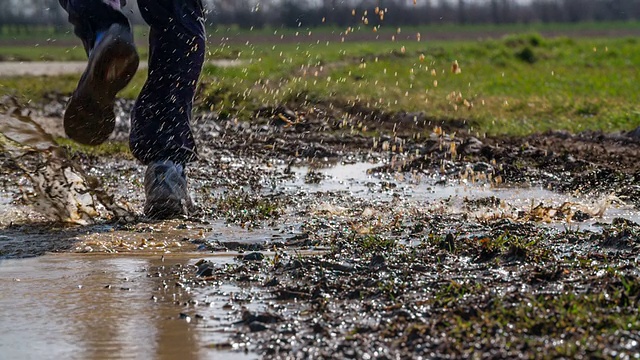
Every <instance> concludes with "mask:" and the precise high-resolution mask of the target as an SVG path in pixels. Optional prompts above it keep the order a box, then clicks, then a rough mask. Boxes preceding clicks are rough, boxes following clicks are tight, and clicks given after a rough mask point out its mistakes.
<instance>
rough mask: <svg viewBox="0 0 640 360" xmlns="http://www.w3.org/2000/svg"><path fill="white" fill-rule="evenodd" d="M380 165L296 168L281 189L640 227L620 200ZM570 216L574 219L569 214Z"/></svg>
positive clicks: (567, 224) (588, 225) (573, 225)
mask: <svg viewBox="0 0 640 360" xmlns="http://www.w3.org/2000/svg"><path fill="white" fill-rule="evenodd" d="M380 166H382V164H379V163H367V162H354V163H338V164H334V165H331V166H327V167H309V166H303V167H293V168H291V169H290V170H288V171H291V172H293V173H294V174H295V177H294V180H292V181H291V182H288V183H285V184H283V186H282V189H283V190H285V191H289V192H292V193H296V192H299V193H306V192H315V193H342V194H346V195H348V196H350V197H354V198H357V199H366V200H372V201H383V202H389V201H393V200H394V199H404V200H407V201H409V202H411V203H413V204H415V205H417V206H421V207H423V208H424V209H430V210H432V211H436V210H437V211H445V212H446V213H449V214H467V215H470V217H471V218H477V219H479V220H485V219H496V218H511V219H517V218H523V219H527V220H534V221H537V222H539V223H540V224H541V225H543V226H548V227H551V228H555V229H558V230H566V229H571V230H588V231H595V232H597V231H600V229H601V225H603V224H611V222H612V221H613V220H614V219H616V218H622V219H626V220H629V221H632V222H635V223H640V211H638V210H637V209H636V208H635V207H634V206H633V205H631V204H626V203H625V201H624V199H621V198H618V197H615V196H599V197H593V196H586V195H585V196H581V195H571V194H562V193H558V192H554V191H550V190H547V189H545V188H544V187H542V186H531V187H522V186H518V187H514V186H509V185H508V184H495V183H490V182H487V181H484V182H478V183H473V182H470V181H468V180H460V179H455V178H453V179H451V178H447V177H444V176H440V175H431V176H429V175H415V174H406V173H381V172H376V171H375V170H376V169H377V168H379V167H380ZM569 213H571V214H572V215H575V214H578V215H577V216H572V217H571V218H569V217H567V216H566V215H567V214H569Z"/></svg>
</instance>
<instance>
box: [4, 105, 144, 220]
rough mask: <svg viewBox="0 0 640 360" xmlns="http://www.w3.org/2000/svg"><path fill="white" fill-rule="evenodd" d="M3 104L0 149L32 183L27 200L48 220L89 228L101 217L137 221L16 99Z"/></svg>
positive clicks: (128, 209)
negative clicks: (32, 192)
mask: <svg viewBox="0 0 640 360" xmlns="http://www.w3.org/2000/svg"><path fill="white" fill-rule="evenodd" d="M13 102H14V104H13V106H11V107H8V106H6V105H0V151H4V152H6V153H7V154H9V156H10V157H11V158H12V159H13V160H14V161H15V163H16V165H17V166H18V167H19V168H20V169H21V170H22V171H23V172H24V173H25V175H26V176H27V177H28V178H29V180H30V181H31V183H32V185H33V189H34V192H35V194H26V193H25V194H24V195H25V196H24V197H25V199H27V201H28V202H29V203H30V204H32V205H33V206H34V208H35V209H36V210H37V211H38V212H40V213H42V214H43V215H44V216H46V217H47V218H49V219H51V220H54V221H60V222H66V223H73V224H82V225H86V224H90V223H93V222H94V221H95V219H97V218H99V217H100V216H105V217H106V218H110V219H116V220H124V221H132V220H133V219H134V218H135V215H134V212H133V211H132V210H131V209H130V208H129V206H128V205H126V204H121V203H117V202H116V201H115V200H114V198H113V197H112V196H110V195H108V194H107V193H106V192H105V191H104V190H103V189H102V186H101V184H100V181H99V180H98V179H96V178H94V177H91V176H88V175H87V174H86V173H85V172H84V171H83V170H82V168H81V167H80V166H78V165H77V164H76V163H74V162H73V161H71V160H70V159H69V157H68V155H67V153H66V151H65V150H64V149H63V148H61V147H60V146H58V144H57V143H56V141H55V140H54V138H53V137H52V136H51V135H50V134H48V133H47V132H46V131H45V130H44V129H43V128H42V127H41V126H40V125H38V124H37V123H35V122H34V121H33V120H32V119H31V117H30V116H29V113H28V111H27V110H25V109H22V108H21V107H20V106H18V105H17V104H16V103H15V101H13Z"/></svg>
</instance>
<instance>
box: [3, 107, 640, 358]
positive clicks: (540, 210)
mask: <svg viewBox="0 0 640 360" xmlns="http://www.w3.org/2000/svg"><path fill="white" fill-rule="evenodd" d="M121 105H123V113H124V112H126V111H124V109H126V104H121ZM34 110H35V111H34V112H32V114H31V115H33V116H34V117H35V116H37V115H38V114H40V113H41V111H42V110H41V109H34ZM49 115H50V116H51V117H52V118H56V113H55V111H49ZM255 115H256V116H255V117H256V119H255V120H254V121H252V122H251V123H249V122H242V121H237V120H234V119H230V120H220V119H218V118H217V117H216V116H215V114H200V115H199V116H198V117H197V119H196V120H195V121H194V130H195V133H196V136H197V137H198V140H199V144H200V154H201V159H200V160H199V161H198V162H197V163H196V164H194V165H193V166H191V168H190V169H189V176H190V181H191V186H192V189H193V193H194V196H195V198H196V199H197V200H198V205H199V209H200V210H199V211H198V213H196V214H194V215H193V216H190V217H189V218H186V219H179V220H173V221H167V222H152V221H149V220H146V219H144V218H143V217H141V216H140V214H138V213H136V212H139V209H140V208H141V206H142V201H143V198H142V185H141V181H142V177H143V170H144V169H142V168H141V167H140V166H139V165H138V164H137V163H136V162H135V161H134V160H132V159H130V157H129V156H128V155H126V154H115V155H109V156H100V157H98V156H94V155H87V154H84V153H82V152H78V151H76V150H74V151H69V154H70V155H68V156H66V157H65V161H62V160H56V161H57V162H54V165H55V164H57V165H56V166H58V167H55V166H54V167H53V168H54V169H60V168H62V169H63V170H64V169H71V170H69V171H74V173H76V174H80V175H78V176H86V178H87V179H89V178H91V177H95V178H97V179H100V180H101V182H102V185H100V186H99V187H100V188H101V189H102V190H103V191H104V192H105V193H107V194H111V195H113V199H112V200H113V201H112V203H113V204H116V205H117V206H118V208H117V209H124V210H123V212H121V213H117V211H116V212H114V211H110V209H115V208H114V207H109V206H108V204H107V205H105V204H103V202H104V201H103V200H104V198H100V197H98V196H97V195H96V198H95V199H94V203H95V204H97V205H95V211H96V212H97V215H96V216H94V217H92V218H90V220H93V221H86V220H87V219H86V217H83V214H72V215H74V216H76V217H74V219H76V222H77V223H82V225H69V224H67V225H65V224H61V223H60V222H59V221H51V220H50V219H48V218H47V217H46V216H44V215H43V214H39V213H37V212H35V211H34V210H33V207H32V206H31V205H30V204H31V203H33V202H37V201H40V202H42V201H44V200H46V196H47V194H46V191H49V190H46V189H47V187H43V189H45V190H40V191H41V192H43V191H44V192H45V193H44V194H43V193H38V190H37V187H36V186H34V185H33V184H34V182H37V181H36V180H37V177H34V176H33V175H32V176H29V175H28V171H27V170H29V169H34V168H35V169H36V171H43V170H40V169H43V168H47V164H49V168H48V169H51V168H52V166H51V161H50V160H47V158H46V156H45V158H42V155H40V157H37V156H36V157H34V156H33V155H29V154H25V155H21V156H19V157H16V156H15V155H12V154H11V153H10V152H7V151H5V152H4V153H3V154H2V155H0V161H2V162H3V166H2V167H1V168H0V188H1V192H0V210H2V211H1V214H2V215H1V218H0V224H1V225H2V228H0V257H2V258H3V259H4V260H0V278H1V279H2V280H1V281H2V285H1V286H2V288H3V292H2V297H1V298H0V299H1V300H0V305H2V306H0V309H1V310H0V312H3V313H2V314H1V315H2V316H0V319H4V320H0V332H3V333H7V332H8V333H9V334H10V335H9V336H3V337H2V339H1V340H0V351H2V353H4V351H5V350H6V351H12V353H11V354H12V355H13V356H15V357H25V356H26V355H30V354H36V353H37V354H44V353H45V351H48V352H47V353H48V354H52V353H55V354H57V355H60V357H78V358H86V357H100V354H106V353H109V352H117V353H118V354H120V356H121V357H136V358H138V357H167V358H170V357H172V354H174V351H178V350H180V351H181V353H184V354H186V355H185V356H189V357H192V358H206V357H212V356H217V355H220V356H235V357H238V358H244V357H248V358H309V357H317V358H358V359H360V358H361V359H370V358H376V359H378V358H379V359H391V358H409V357H413V358H419V357H422V358H441V357H453V358H457V357H476V358H485V357H496V358H505V357H516V356H520V355H522V356H525V357H549V358H552V357H561V356H565V357H572V358H579V357H583V358H593V357H604V358H609V357H625V356H630V357H634V356H639V355H640V345H639V342H640V337H639V336H638V335H637V334H638V331H640V313H639V312H638V308H639V307H638V301H640V277H639V276H640V274H638V270H637V263H638V249H639V247H640V246H639V242H638V234H640V225H638V222H640V212H639V206H640V198H639V192H638V190H639V189H640V187H639V185H640V184H639V182H640V176H638V170H640V169H638V165H637V162H636V161H635V159H637V156H635V155H636V154H637V152H638V150H640V142H639V141H638V140H637V137H635V136H634V134H633V133H629V134H600V133H584V134H577V135H571V134H566V133H549V134H542V135H535V136H531V137H528V138H518V139H511V138H483V137H477V136H473V134H470V133H469V132H468V131H467V129H466V128H465V126H464V124H457V123H431V124H429V125H428V126H427V125H426V122H425V123H424V124H425V125H424V126H418V125H417V124H418V122H417V121H415V119H416V118H418V117H419V116H422V115H420V114H385V113H380V112H378V113H367V112H365V111H354V110H353V109H349V108H344V109H341V108H339V107H328V106H323V105H322V104H318V105H317V107H316V108H314V109H300V108H295V106H294V105H291V108H286V107H279V108H273V109H271V108H269V109H267V108H265V109H263V110H261V111H260V112H258V113H256V114H255ZM284 119H286V121H285V120H284ZM356 124H360V126H361V125H362V124H365V125H367V127H368V128H369V129H370V130H371V132H375V133H377V134H379V135H376V136H375V137H374V136H370V135H367V134H368V133H367V134H365V133H363V132H360V131H358V130H357V129H358V127H357V126H356ZM398 124H400V125H403V126H398ZM126 131H127V124H126V122H125V121H122V122H120V123H119V127H118V132H117V133H116V134H114V139H115V140H118V139H123V138H124V137H125V135H126ZM371 132H369V133H371ZM418 133H420V134H421V135H420V136H417V135H416V134H418ZM454 133H455V134H456V135H455V136H454V135H452V134H454ZM5 146H6V142H5ZM39 154H42V152H40V153H39ZM61 156H62V155H61ZM47 161H49V162H47ZM71 164H76V165H75V167H73V166H72V165H71ZM34 165H35V166H34ZM38 165H40V166H38ZM51 171H52V170H51ZM34 179H35V180H34ZM60 181H64V180H60ZM91 189H94V190H95V189H97V187H95V186H94V187H92V188H91ZM94 190H91V191H94ZM96 191H97V190H96ZM65 194H66V193H65ZM38 196H39V197H40V198H39V199H40V200H38ZM34 199H35V200H34ZM43 199H44V200H43ZM77 199H80V200H82V198H81V197H78V198H77ZM82 201H83V200H82ZM105 201H106V200H105ZM94 203H92V204H91V206H93V205H94ZM117 209H116V210H117ZM63 210H64V209H61V210H60V211H63ZM125 210H126V211H125ZM64 211H69V209H66V210H64ZM64 211H63V212H64ZM57 214H58V215H56V216H58V219H60V217H59V216H60V215H59V214H60V213H57ZM65 214H67V215H69V213H65ZM45 215H46V214H45ZM163 259H164V260H163ZM202 259H204V260H202ZM201 260H202V261H201ZM25 301H26V302H27V303H25ZM25 305H27V306H25ZM42 314H46V316H44V315H42ZM62 328H64V329H65V331H64V332H63V331H61V330H60V329H62ZM129 334H136V339H147V340H146V341H136V342H132V341H131V338H132V337H131V336H130V335H129ZM27 338H28V339H30V340H29V341H28V342H26V341H23V340H21V339H27ZM34 338H35V339H36V340H33V339H34ZM12 339H15V340H12ZM69 344H71V345H69ZM175 344H177V345H175ZM542 354H544V355H542Z"/></svg>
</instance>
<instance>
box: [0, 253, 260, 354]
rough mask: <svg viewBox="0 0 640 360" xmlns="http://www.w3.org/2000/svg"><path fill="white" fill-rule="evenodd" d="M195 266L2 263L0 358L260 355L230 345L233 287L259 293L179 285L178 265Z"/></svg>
mask: <svg viewBox="0 0 640 360" xmlns="http://www.w3.org/2000/svg"><path fill="white" fill-rule="evenodd" d="M207 260H209V261H212V262H213V263H214V264H217V265H219V264H224V263H226V262H230V261H232V257H231V256H229V255H225V256H221V257H215V256H214V257H208V258H207ZM189 262H195V261H194V260H190V257H189V256H188V255H181V256H179V257H175V256H174V257H169V256H166V257H162V256H128V257H120V256H87V255H84V256H80V255H72V254H58V255H47V256H43V257H38V258H31V259H21V260H0V288H1V289H2V291H1V292H0V334H2V336H0V354H1V355H0V358H3V359H27V358H30V359H116V358H117V359H178V358H180V359H204V358H224V359H254V358H257V355H255V354H251V353H245V352H244V347H246V345H243V344H230V343H229V342H228V338H229V336H230V334H234V333H236V332H238V331H240V330H241V329H240V328H238V327H237V326H236V325H234V324H233V322H235V321H237V319H238V315H237V314H235V313H234V312H233V311H229V310H224V309H223V308H224V307H225V304H227V303H228V302H229V298H230V296H232V295H233V294H234V293H235V294H237V293H243V292H256V291H259V290H257V289H252V288H250V287H248V288H239V287H237V286H232V285H229V284H219V285H216V286H213V287H209V288H207V289H206V291H205V290H201V289H190V288H189V287H180V284H179V282H180V279H179V278H178V279H176V278H175V277H172V275H171V270H172V269H173V268H174V267H179V266H182V265H183V264H185V263H189ZM192 296H197V297H199V298H204V299H205V301H202V302H200V303H198V302H196V301H190V299H191V297H192ZM247 306H248V307H249V309H252V308H255V310H258V309H259V308H260V307H261V306H262V305H260V304H256V303H253V304H249V305H247Z"/></svg>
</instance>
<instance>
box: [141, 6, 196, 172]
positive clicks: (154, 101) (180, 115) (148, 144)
mask: <svg viewBox="0 0 640 360" xmlns="http://www.w3.org/2000/svg"><path fill="white" fill-rule="evenodd" d="M138 7H139V8H140V12H141V13H142V17H143V18H144V20H145V21H146V22H147V23H148V24H149V26H150V27H151V30H150V34H149V69H148V71H149V74H148V78H147V81H146V83H145V85H144V87H143V88H142V91H141V93H140V96H139V97H138V99H137V101H136V104H135V106H134V110H133V113H132V115H131V127H132V128H131V134H130V145H131V151H132V153H133V154H134V156H135V157H136V158H137V159H139V160H140V161H142V162H143V163H145V164H149V163H152V162H154V161H162V160H172V161H174V162H177V163H181V164H186V163H188V162H190V161H193V160H195V157H196V145H195V141H194V138H193V134H192V132H191V125H190V121H191V111H192V107H193V97H194V95H195V89H196V85H197V82H198V78H199V77H200V72H201V70H202V65H203V62H204V54H205V30H204V9H203V4H202V1H201V0H138Z"/></svg>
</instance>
